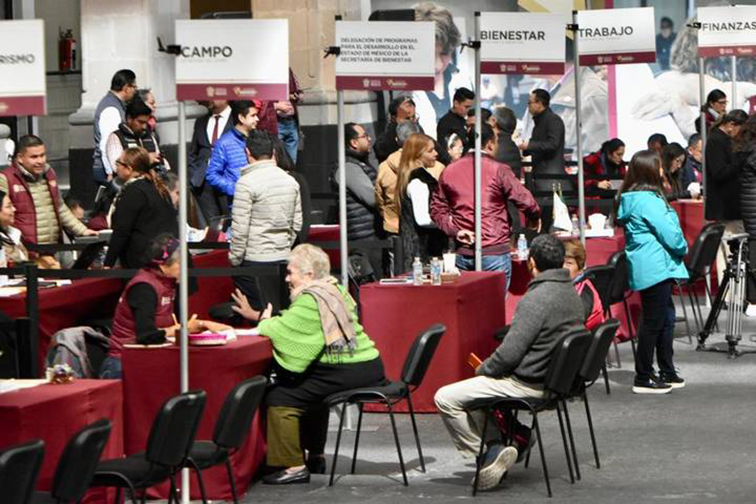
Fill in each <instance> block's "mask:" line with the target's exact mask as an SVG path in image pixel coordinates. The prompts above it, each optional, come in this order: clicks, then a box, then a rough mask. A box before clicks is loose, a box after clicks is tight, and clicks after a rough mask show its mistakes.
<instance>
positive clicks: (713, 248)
mask: <svg viewBox="0 0 756 504" xmlns="http://www.w3.org/2000/svg"><path fill="white" fill-rule="evenodd" d="M724 232H725V225H724V224H722V223H719V222H712V223H710V224H707V225H705V226H704V227H703V229H702V230H701V233H700V234H699V235H698V237H697V238H696V241H694V242H693V245H692V246H691V247H690V254H688V269H689V270H690V273H691V280H695V279H698V278H700V277H702V276H704V275H705V274H706V270H707V268H709V267H710V266H711V265H712V263H713V262H714V261H715V260H716V258H717V253H718V252H719V244H720V242H721V241H722V236H723V235H724Z"/></svg>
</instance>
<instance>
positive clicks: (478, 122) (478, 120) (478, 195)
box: [471, 12, 483, 271]
mask: <svg viewBox="0 0 756 504" xmlns="http://www.w3.org/2000/svg"><path fill="white" fill-rule="evenodd" d="M471 47H472V48H473V50H474V51H475V93H476V96H475V271H482V270H483V243H482V241H483V240H482V239H483V226H482V224H483V222H482V214H481V207H482V202H483V200H482V191H481V187H480V185H481V183H480V182H481V181H480V179H481V163H482V162H483V159H482V155H483V153H482V149H483V146H482V145H481V134H482V130H483V121H482V117H481V104H480V98H481V88H482V85H481V78H480V12H476V13H475V43H474V44H471Z"/></svg>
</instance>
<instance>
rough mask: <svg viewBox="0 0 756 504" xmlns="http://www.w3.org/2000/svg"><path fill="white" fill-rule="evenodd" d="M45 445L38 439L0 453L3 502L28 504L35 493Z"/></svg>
mask: <svg viewBox="0 0 756 504" xmlns="http://www.w3.org/2000/svg"><path fill="white" fill-rule="evenodd" d="M44 454H45V443H44V442H43V441H42V440H41V439H36V440H34V441H30V442H28V443H24V444H20V445H15V446H11V447H10V448H6V449H5V450H3V451H1V452H0V496H2V501H3V502H13V503H18V504H27V503H28V502H29V501H30V500H31V497H32V494H33V493H34V484H35V483H36V482H37V476H38V475H39V469H40V467H42V458H43V457H44Z"/></svg>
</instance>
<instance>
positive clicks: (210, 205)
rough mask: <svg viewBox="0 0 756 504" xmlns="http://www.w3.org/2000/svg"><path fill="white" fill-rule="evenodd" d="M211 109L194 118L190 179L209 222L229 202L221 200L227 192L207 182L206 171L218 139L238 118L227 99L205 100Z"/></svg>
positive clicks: (190, 145)
mask: <svg viewBox="0 0 756 504" xmlns="http://www.w3.org/2000/svg"><path fill="white" fill-rule="evenodd" d="M205 106H207V108H208V111H209V113H208V114H207V115H206V116H203V117H200V118H198V119H197V120H196V121H194V132H193V133H192V142H191V143H190V144H189V151H188V160H189V162H188V168H189V169H188V171H189V182H190V184H191V188H192V192H193V193H194V197H195V198H196V200H197V204H198V205H199V207H200V210H201V211H202V216H203V217H204V219H205V222H206V223H207V224H211V222H210V220H211V219H217V218H218V217H220V216H221V215H223V213H224V210H225V208H226V203H225V202H223V201H221V199H222V198H223V195H221V194H219V193H218V192H217V191H215V190H214V189H213V188H212V187H210V185H209V184H207V183H205V173H206V172H207V163H208V162H209V161H210V155H211V154H212V153H213V146H214V145H215V142H216V141H217V140H218V139H219V138H220V137H221V136H222V135H223V133H225V132H227V131H228V130H230V129H231V128H233V127H234V124H233V123H234V122H233V121H231V120H229V119H230V117H231V107H230V106H229V104H228V102H227V101H225V100H216V101H211V102H207V103H205Z"/></svg>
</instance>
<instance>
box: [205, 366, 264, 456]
mask: <svg viewBox="0 0 756 504" xmlns="http://www.w3.org/2000/svg"><path fill="white" fill-rule="evenodd" d="M267 383H268V380H266V379H265V377H264V376H255V377H254V378H250V379H249V380H244V381H243V382H241V383H238V384H237V385H236V386H235V387H234V388H233V389H231V392H229V393H228V395H227V396H226V400H225V401H223V406H222V407H221V410H220V413H219V414H218V421H217V422H215V432H214V433H213V441H215V444H217V445H218V446H222V447H223V448H227V449H229V450H234V449H237V448H239V447H240V446H241V444H242V443H243V442H244V439H245V438H246V437H247V434H249V429H250V426H251V425H252V419H253V418H254V417H255V413H257V409H258V407H259V406H260V402H261V401H262V398H263V395H264V394H265V386H266V385H267Z"/></svg>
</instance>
